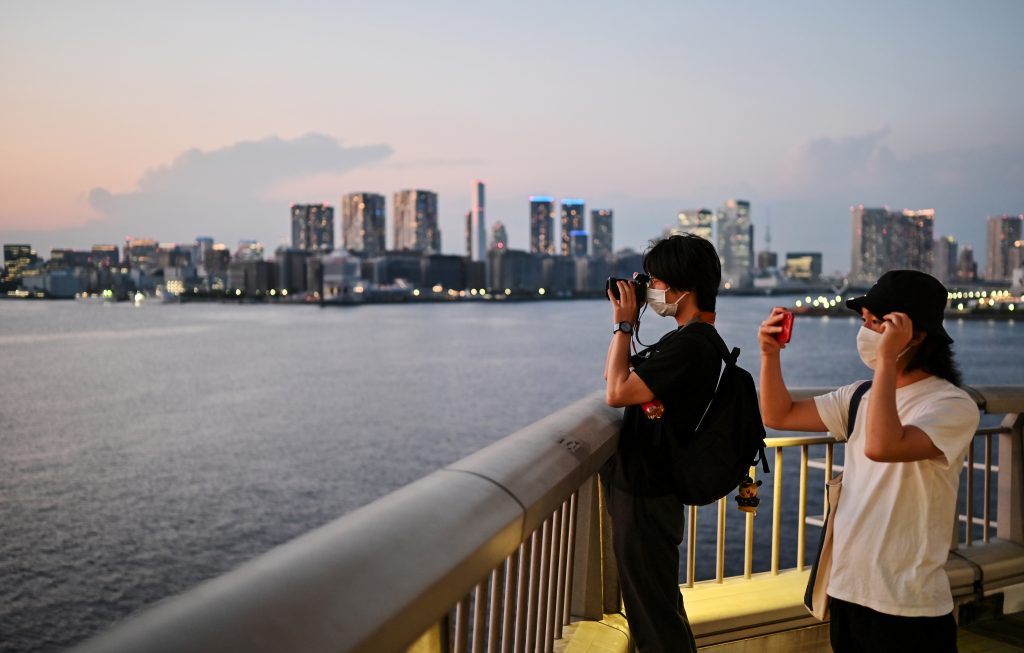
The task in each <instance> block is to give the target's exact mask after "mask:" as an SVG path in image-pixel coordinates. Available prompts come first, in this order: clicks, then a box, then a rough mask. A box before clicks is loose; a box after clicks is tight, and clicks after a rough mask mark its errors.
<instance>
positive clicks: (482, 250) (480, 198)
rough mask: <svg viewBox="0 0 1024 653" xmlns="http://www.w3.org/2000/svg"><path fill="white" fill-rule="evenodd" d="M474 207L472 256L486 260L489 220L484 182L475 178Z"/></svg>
mask: <svg viewBox="0 0 1024 653" xmlns="http://www.w3.org/2000/svg"><path fill="white" fill-rule="evenodd" d="M471 201H472V205H471V206H472V208H471V209H470V213H471V214H472V218H471V219H470V230H471V235H470V247H471V248H472V251H471V252H470V257H471V258H472V259H473V260H474V261H484V260H486V251H487V221H486V219H485V216H484V182H482V181H479V180H475V181H474V182H473V190H472V194H471Z"/></svg>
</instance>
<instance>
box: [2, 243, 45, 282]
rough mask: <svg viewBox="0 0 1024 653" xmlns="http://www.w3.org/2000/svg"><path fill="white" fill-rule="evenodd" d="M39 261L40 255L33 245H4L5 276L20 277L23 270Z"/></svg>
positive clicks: (10, 277) (9, 277)
mask: <svg viewBox="0 0 1024 653" xmlns="http://www.w3.org/2000/svg"><path fill="white" fill-rule="evenodd" d="M38 262H39V256H38V255H37V254H36V252H35V250H33V249H32V246H31V245H20V244H13V243H12V244H6V245H4V277H6V278H7V279H20V278H21V273H22V271H23V270H24V269H25V268H27V267H29V266H30V265H33V264H35V263H38Z"/></svg>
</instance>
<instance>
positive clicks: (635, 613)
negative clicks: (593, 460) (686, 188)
mask: <svg viewBox="0 0 1024 653" xmlns="http://www.w3.org/2000/svg"><path fill="white" fill-rule="evenodd" d="M643 266H644V271H645V272H646V273H647V275H649V276H645V275H637V278H636V280H634V281H626V280H622V279H612V280H609V288H608V299H609V300H611V303H612V323H613V329H612V340H611V343H610V344H609V345H608V355H607V359H606V362H605V380H606V382H607V391H606V400H607V402H608V404H609V405H611V406H616V407H625V412H624V414H623V422H622V431H621V434H620V437H619V443H618V449H617V451H616V453H615V454H614V455H613V456H612V458H611V459H610V460H609V461H608V463H607V464H606V465H605V467H604V468H603V469H602V471H601V477H602V480H603V484H604V488H605V493H606V499H607V505H608V512H609V515H610V516H611V523H612V544H613V548H614V551H615V559H616V564H617V567H618V573H619V584H620V586H621V588H622V600H623V605H624V607H625V613H626V620H627V621H628V622H629V629H630V633H631V635H632V637H633V640H634V642H635V643H636V647H637V650H638V651H640V652H641V653H658V652H665V653H669V652H671V653H677V652H679V651H696V650H697V647H696V643H695V642H694V638H693V632H692V631H691V630H690V624H689V621H688V620H687V618H686V611H685V610H684V608H683V597H682V594H681V593H680V590H679V545H680V543H681V542H682V539H683V526H684V524H683V519H684V509H683V504H682V503H681V502H680V500H679V499H678V498H677V497H676V495H675V489H674V486H673V482H672V471H671V450H670V449H669V447H668V441H669V438H672V437H678V436H679V434H681V433H692V432H693V431H694V429H695V428H696V426H697V424H698V422H699V421H700V418H701V415H702V414H703V412H704V410H705V409H706V408H707V406H708V403H709V402H710V401H711V398H712V396H713V395H714V392H715V385H716V383H717V382H718V374H719V370H720V369H721V363H722V360H721V357H720V356H719V353H718V350H717V349H716V348H715V346H714V345H713V344H712V343H713V341H712V340H711V338H718V334H717V332H716V331H715V328H714V326H713V323H714V310H715V299H716V298H717V296H718V285H719V283H720V281H721V276H722V268H721V263H720V260H719V258H718V253H717V252H716V251H715V248H714V246H712V244H711V243H710V242H708V241H707V240H705V239H703V238H700V237H698V236H694V235H692V234H683V235H675V236H670V237H669V238H665V239H662V240H660V241H657V242H655V243H654V244H653V246H652V247H651V248H650V249H649V250H648V251H647V253H646V254H645V255H644V262H643ZM648 279H649V282H648ZM643 303H646V305H647V307H648V308H650V310H652V311H654V312H655V313H657V314H658V315H661V316H665V317H669V318H671V319H673V320H675V322H676V325H677V328H676V329H674V330H673V331H670V332H669V333H667V334H666V335H665V336H664V337H662V338H661V339H660V340H659V341H658V342H657V343H655V344H654V345H653V346H650V347H647V348H646V349H644V350H643V351H641V352H639V353H638V354H636V355H635V356H630V350H631V343H632V340H633V337H634V335H635V331H636V329H637V326H638V325H639V307H640V305H641V304H643Z"/></svg>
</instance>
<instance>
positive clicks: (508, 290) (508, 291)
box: [505, 288, 512, 297]
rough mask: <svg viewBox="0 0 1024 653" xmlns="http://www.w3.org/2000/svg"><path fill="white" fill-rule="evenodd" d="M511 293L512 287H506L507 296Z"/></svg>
mask: <svg viewBox="0 0 1024 653" xmlns="http://www.w3.org/2000/svg"><path fill="white" fill-rule="evenodd" d="M511 294H512V289H511V288H506V289H505V296H506V297H507V296H509V295H511Z"/></svg>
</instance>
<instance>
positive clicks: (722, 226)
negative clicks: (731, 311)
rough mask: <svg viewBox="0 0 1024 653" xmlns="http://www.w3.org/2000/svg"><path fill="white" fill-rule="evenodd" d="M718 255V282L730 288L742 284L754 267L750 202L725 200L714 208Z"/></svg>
mask: <svg viewBox="0 0 1024 653" xmlns="http://www.w3.org/2000/svg"><path fill="white" fill-rule="evenodd" d="M718 255H719V256H720V257H721V259H722V281H723V282H724V283H729V282H731V283H732V285H733V287H736V286H740V285H744V284H746V282H747V280H748V279H749V278H750V275H751V273H752V272H753V269H754V225H752V224H750V202H747V201H745V200H732V199H731V200H726V202H725V206H723V207H722V208H721V209H719V211H718Z"/></svg>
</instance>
